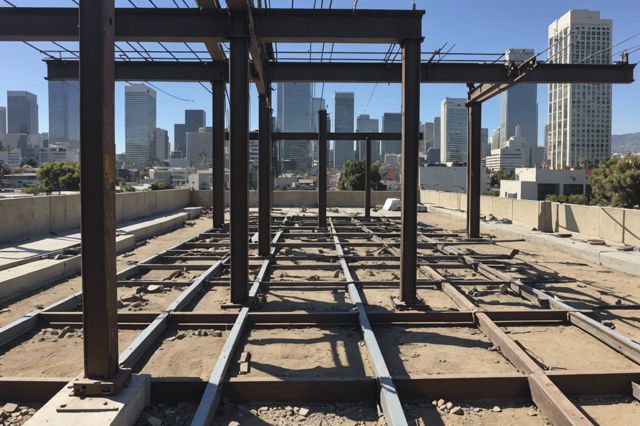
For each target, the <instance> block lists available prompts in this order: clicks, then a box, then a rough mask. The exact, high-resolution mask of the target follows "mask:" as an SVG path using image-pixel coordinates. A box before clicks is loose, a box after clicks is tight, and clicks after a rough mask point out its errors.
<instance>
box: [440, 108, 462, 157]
mask: <svg viewBox="0 0 640 426" xmlns="http://www.w3.org/2000/svg"><path fill="white" fill-rule="evenodd" d="M466 102H467V100H466V99H464V98H444V99H443V101H442V103H441V104H440V117H441V122H440V144H441V145H440V162H442V163H447V162H466V161H467V120H468V117H467V107H466V106H465V103H466Z"/></svg>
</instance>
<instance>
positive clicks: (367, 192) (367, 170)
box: [364, 136, 371, 219]
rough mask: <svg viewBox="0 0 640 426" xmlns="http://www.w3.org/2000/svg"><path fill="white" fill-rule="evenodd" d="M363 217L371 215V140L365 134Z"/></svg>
mask: <svg viewBox="0 0 640 426" xmlns="http://www.w3.org/2000/svg"><path fill="white" fill-rule="evenodd" d="M364 144H365V148H364V150H365V156H364V217H366V218H367V219H369V218H370V217H371V211H370V210H371V140H370V139H369V137H368V136H367V137H366V138H365V141H364Z"/></svg>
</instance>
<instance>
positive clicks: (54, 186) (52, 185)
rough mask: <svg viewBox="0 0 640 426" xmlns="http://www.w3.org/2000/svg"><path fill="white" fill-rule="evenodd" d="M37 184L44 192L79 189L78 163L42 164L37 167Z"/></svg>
mask: <svg viewBox="0 0 640 426" xmlns="http://www.w3.org/2000/svg"><path fill="white" fill-rule="evenodd" d="M38 186H40V187H41V188H42V190H43V191H46V192H53V191H58V193H60V191H78V190H79V189H80V164H78V163H45V164H43V165H42V166H40V168H39V169H38Z"/></svg>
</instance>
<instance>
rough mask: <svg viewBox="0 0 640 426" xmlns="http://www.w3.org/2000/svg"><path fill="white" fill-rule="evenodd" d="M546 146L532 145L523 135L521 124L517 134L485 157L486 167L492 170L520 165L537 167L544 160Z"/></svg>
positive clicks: (513, 167)
mask: <svg viewBox="0 0 640 426" xmlns="http://www.w3.org/2000/svg"><path fill="white" fill-rule="evenodd" d="M543 159H544V148H543V147H541V146H534V147H532V146H530V144H529V143H528V142H527V140H526V139H525V138H524V137H523V136H522V133H521V130H520V126H516V134H515V135H514V136H511V137H510V138H509V140H507V142H506V143H505V144H503V145H502V146H500V147H499V148H495V149H491V154H490V155H488V156H487V157H486V159H485V162H486V167H487V168H488V169H489V170H492V171H498V170H515V169H516V168H518V167H535V166H536V165H539V164H541V163H542V162H543Z"/></svg>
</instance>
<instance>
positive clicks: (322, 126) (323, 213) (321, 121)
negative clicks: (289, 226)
mask: <svg viewBox="0 0 640 426" xmlns="http://www.w3.org/2000/svg"><path fill="white" fill-rule="evenodd" d="M326 226H327V110H326V109H321V110H319V111H318V227H319V228H326Z"/></svg>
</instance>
